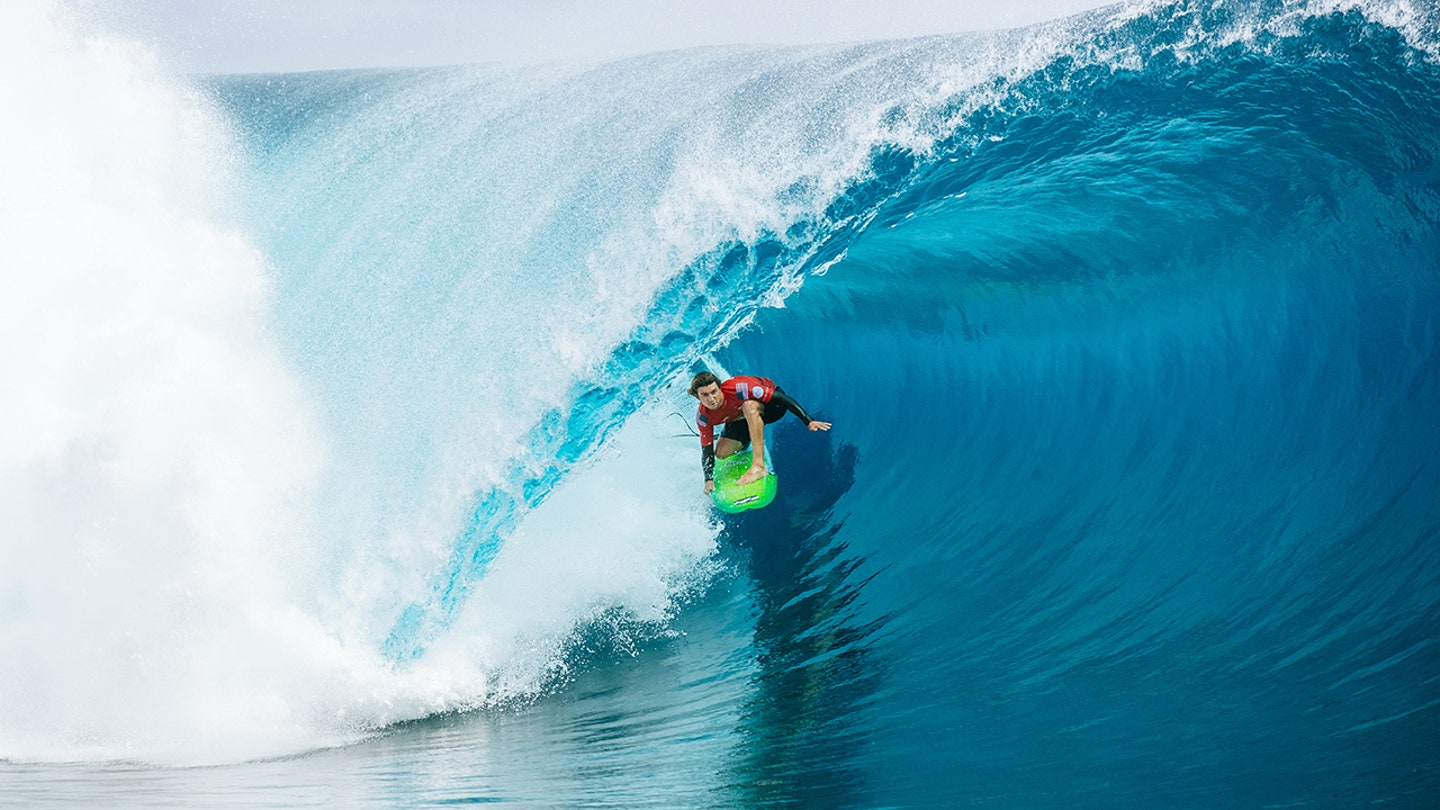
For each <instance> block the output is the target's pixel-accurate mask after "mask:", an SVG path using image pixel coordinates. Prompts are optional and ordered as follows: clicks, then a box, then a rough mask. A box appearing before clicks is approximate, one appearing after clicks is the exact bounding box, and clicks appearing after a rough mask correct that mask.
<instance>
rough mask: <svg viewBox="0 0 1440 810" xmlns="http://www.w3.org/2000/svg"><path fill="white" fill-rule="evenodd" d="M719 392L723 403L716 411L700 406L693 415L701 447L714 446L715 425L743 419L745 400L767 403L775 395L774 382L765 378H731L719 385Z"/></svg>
mask: <svg viewBox="0 0 1440 810" xmlns="http://www.w3.org/2000/svg"><path fill="white" fill-rule="evenodd" d="M720 392H721V393H722V394H724V395H725V402H724V403H723V404H721V406H720V408H719V409H718V410H714V411H712V410H710V409H709V408H707V407H705V406H704V405H701V406H700V408H699V410H698V411H697V412H696V414H695V425H696V426H697V427H698V428H700V446H701V447H710V446H712V445H714V444H715V426H716V425H723V424H725V423H726V422H734V421H735V420H737V419H743V418H744V416H743V415H742V414H741V413H740V406H741V404H742V403H744V402H745V401H746V400H749V399H755V400H759V401H760V402H769V401H770V396H771V395H772V394H774V393H775V381H774V380H771V379H768V378H766V377H731V378H730V379H728V380H726V381H725V382H722V383H720Z"/></svg>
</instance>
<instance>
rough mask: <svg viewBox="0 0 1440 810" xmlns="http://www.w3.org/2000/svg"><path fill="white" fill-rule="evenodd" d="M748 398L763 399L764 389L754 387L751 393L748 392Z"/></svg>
mask: <svg viewBox="0 0 1440 810" xmlns="http://www.w3.org/2000/svg"><path fill="white" fill-rule="evenodd" d="M750 398H751V399H764V398H765V387H764V386H763V385H757V386H755V387H754V388H753V389H751V391H750Z"/></svg>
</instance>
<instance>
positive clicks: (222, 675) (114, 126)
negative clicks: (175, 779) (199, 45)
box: [0, 3, 713, 763]
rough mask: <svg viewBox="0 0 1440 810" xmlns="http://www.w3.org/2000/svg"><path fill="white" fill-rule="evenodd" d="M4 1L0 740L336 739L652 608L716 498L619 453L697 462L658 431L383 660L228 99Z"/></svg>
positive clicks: (109, 748) (406, 714)
mask: <svg viewBox="0 0 1440 810" xmlns="http://www.w3.org/2000/svg"><path fill="white" fill-rule="evenodd" d="M5 16H6V21H5V25H3V26H0V59H3V65H0V68H3V75H4V76H5V77H6V78H5V80H4V83H3V86H0V107H3V108H4V109H5V110H6V111H7V114H6V116H5V118H4V123H3V124H0V127H3V129H0V133H3V142H0V143H3V148H0V173H3V176H4V177H5V178H6V180H5V183H3V184H0V244H3V245H4V246H5V251H6V257H5V258H6V271H5V294H4V295H3V297H0V378H3V379H4V380H5V388H6V396H5V397H4V403H5V404H4V411H3V418H0V525H3V526H4V529H3V534H0V759H11V760H22V761H23V760H73V759H133V760H145V761H159V762H177V763H197V762H216V761H231V760H238V759H244V758H248V757H254V756H263V755H273V754H276V753H281V752H285V751H294V750H304V749H309V748H313V747H316V746H323V745H330V744H335V743H338V742H343V741H344V740H346V739H350V738H353V737H354V736H355V735H357V734H363V733H366V732H368V731H370V730H372V729H374V728H376V727H378V726H382V725H383V724H385V723H388V722H392V721H395V720H399V719H406V718H410V717H417V716H423V715H424V714H427V713H429V712H431V711H435V710H441V709H454V708H463V707H465V706H469V705H476V704H478V703H480V702H483V701H485V700H488V699H494V698H496V697H499V696H503V694H505V693H506V692H505V691H504V690H507V689H515V690H533V689H535V688H538V686H539V685H540V684H541V683H543V682H544V680H545V679H546V678H548V677H550V676H552V675H553V674H554V670H555V669H556V667H557V666H558V663H557V662H558V661H559V660H560V656H561V652H562V649H563V643H564V640H565V639H566V638H567V637H568V635H569V633H570V632H572V631H573V629H574V627H575V625H576V623H577V622H580V621H584V620H585V619H586V617H588V616H591V615H593V614H594V613H595V611H597V610H602V609H605V608H613V607H617V606H618V607H621V608H623V609H626V610H628V611H629V613H630V615H633V616H635V617H637V618H640V619H642V620H645V619H656V620H658V619H663V617H664V616H665V614H666V611H667V610H669V609H670V599H671V597H672V595H673V593H675V592H677V590H684V589H685V588H687V587H689V585H688V584H687V582H685V581H684V576H683V574H684V573H685V572H686V571H691V570H693V569H694V567H695V564H696V562H697V561H698V560H699V559H700V558H703V557H704V555H705V554H707V553H708V551H709V550H710V547H711V543H712V537H713V531H712V530H711V529H710V528H709V526H708V525H707V524H706V522H705V518H704V513H703V512H701V511H699V510H698V508H697V509H695V510H688V509H687V510H682V512H680V513H676V512H675V510H674V505H675V504H687V503H689V504H695V503H697V502H698V498H696V497H695V493H694V492H691V491H690V489H693V487H691V488H687V489H686V490H685V492H684V493H683V494H680V493H678V492H669V491H668V490H667V487H668V486H670V485H671V484H672V482H679V481H682V480H683V481H686V482H687V483H693V481H690V480H689V478H688V477H682V476H679V475H677V474H676V473H675V471H674V470H672V469H670V468H668V467H666V466H665V465H663V464H662V465H661V466H660V467H658V468H657V467H656V466H655V465H654V464H652V463H649V462H646V463H644V464H642V465H641V466H639V468H632V467H627V466H626V465H634V464H635V463H636V462H637V461H642V460H644V459H652V458H660V459H670V458H675V463H677V464H679V463H682V462H681V461H680V459H679V458H678V457H676V456H675V454H673V453H670V452H669V451H670V450H671V448H670V447H669V446H657V445H656V444H655V442H656V441H659V442H661V444H662V445H665V444H666V443H668V440H652V439H648V438H645V437H644V432H643V428H642V429H641V433H640V434H639V435H640V436H641V438H640V439H638V440H637V439H622V440H620V441H617V443H616V445H615V448H617V449H612V450H611V454H612V456H613V454H615V453H618V452H619V450H618V448H620V447H625V446H631V447H633V448H634V449H633V450H631V451H628V452H627V453H626V454H625V455H624V456H623V457H620V458H612V459H611V460H610V461H609V462H607V464H606V465H604V468H603V469H599V468H597V469H595V470H592V471H591V472H590V473H587V474H584V475H581V476H577V477H576V478H575V479H574V481H573V484H572V485H570V486H568V487H567V488H566V489H565V492H563V493H561V494H557V496H556V497H555V498H554V499H553V502H552V505H549V506H547V507H546V508H545V509H543V510H541V511H540V512H538V513H537V514H536V515H535V516H534V518H533V520H531V521H530V522H528V523H527V524H525V526H524V527H523V528H522V530H521V532H520V534H519V536H518V537H517V538H516V539H515V542H514V543H513V545H512V547H511V548H508V549H507V552H506V554H505V556H503V557H502V558H501V560H499V561H498V562H497V564H496V568H495V573H494V576H493V578H492V579H491V580H487V582H486V584H485V587H484V588H483V589H481V590H480V591H479V592H478V593H477V597H476V599H475V600H474V602H473V604H472V605H471V607H470V609H469V611H468V612H467V613H466V615H465V617H463V618H462V620H461V623H460V624H461V627H462V629H463V630H464V632H463V633H457V634H455V635H454V636H453V637H452V638H453V641H452V642H451V643H450V644H449V645H448V646H443V645H442V646H441V647H440V648H438V649H437V650H436V654H435V655H434V656H433V658H432V659H431V660H428V661H427V662H425V664H424V665H423V666H420V667H417V668H416V669H414V670H411V671H405V672H396V671H393V670H392V669H391V668H390V666H389V665H388V664H387V663H386V662H384V661H382V660H381V659H380V657H379V656H378V654H377V653H376V651H375V649H374V644H373V636H374V635H375V633H376V632H377V630H376V628H374V627H368V626H362V625H363V624H364V623H365V622H366V621H367V620H368V617H367V616H366V614H365V613H364V611H363V610H362V611H360V612H358V613H356V612H349V613H347V612H345V610H346V608H354V607H355V606H356V604H360V603H364V602H366V601H367V600H375V599H379V598H380V596H379V595H377V594H374V593H355V592H347V591H346V590H345V589H346V587H351V588H353V587H356V583H357V581H358V582H359V583H360V584H361V585H363V584H364V578H363V577H353V576H352V577H351V578H350V579H348V580H345V581H344V582H342V581H341V578H340V577H339V576H337V574H336V573H335V572H333V571H331V570H330V564H331V563H333V560H332V559H330V558H328V557H326V556H324V555H323V553H322V552H326V551H328V550H330V549H334V548H336V547H337V545H338V544H337V541H336V539H335V538H333V537H329V536H328V535H327V532H328V531H329V529H328V528H327V526H325V525H323V522H322V521H321V519H320V518H319V516H320V515H322V514H330V513H331V508H326V509H320V508H318V507H317V505H316V503H315V493H316V492H317V491H318V490H320V489H321V488H322V483H323V482H324V481H326V480H327V479H328V478H333V477H334V476H336V475H337V474H338V473H337V470H336V468H335V466H334V465H333V464H331V463H329V461H328V460H329V458H330V457H331V453H330V451H329V450H327V447H328V445H329V443H330V440H329V438H328V437H327V432H326V429H325V427H324V425H323V422H322V420H321V419H320V418H319V417H318V415H317V411H318V409H317V407H316V406H315V404H314V402H312V401H311V398H310V396H309V394H307V390H306V388H307V385H306V381H305V380H304V379H302V378H301V377H300V376H299V375H298V374H297V372H296V371H295V369H293V368H292V367H291V365H290V364H289V363H288V362H287V361H286V359H285V357H284V356H283V353H282V351H281V349H280V348H279V346H278V344H277V341H276V339H275V337H274V332H273V329H272V316H271V314H270V308H271V304H272V302H271V296H272V291H271V290H272V280H271V279H272V270H271V268H269V267H268V266H267V264H266V260H265V258H264V257H263V256H262V255H261V254H260V253H259V252H258V251H257V250H256V249H255V248H254V247H253V245H252V244H251V243H249V242H248V241H247V239H246V237H245V235H244V234H243V233H241V232H239V231H237V230H236V229H235V227H233V225H232V224H231V223H232V222H233V221H234V220H233V219H232V208H233V205H234V202H233V201H232V200H231V199H229V196H228V195H229V191H230V189H231V188H232V186H233V184H234V182H235V177H234V174H235V168H234V161H233V157H234V144H233V142H232V139H231V136H230V134H229V132H228V131H227V129H226V125H225V123H224V122H223V121H222V120H221V119H220V117H219V116H218V115H217V114H216V113H215V112H214V111H213V110H212V109H210V107H209V106H208V105H207V103H206V102H205V101H204V100H203V99H202V98H201V97H200V96H199V95H197V94H196V93H194V92H192V91H191V90H189V89H187V88H186V87H184V86H183V85H181V84H178V83H176V82H175V81H173V80H171V79H169V78H167V77H166V76H165V75H164V74H163V71H162V69H161V68H160V66H158V65H156V64H155V62H154V60H153V58H152V57H150V56H149V55H148V54H147V53H146V52H145V51H144V50H143V49H141V48H139V47H137V46H135V45H133V44H127V43H123V42H117V41H108V40H104V39H82V38H80V37H77V36H75V35H74V34H73V33H71V31H72V28H71V26H70V25H69V23H68V22H67V21H65V20H64V19H63V18H62V15H61V14H60V13H59V12H58V11H57V9H56V8H55V7H54V6H52V5H49V4H39V3H27V4H24V5H21V6H19V7H10V8H8V9H7V12H6V15H5ZM632 433H633V432H632ZM637 441H638V444H636V442H637ZM647 442H649V444H647ZM691 461H693V459H691V458H689V455H688V454H686V455H685V456H684V463H686V469H687V470H688V467H689V466H691V465H689V462H691ZM676 485H677V486H678V483H676ZM641 491H645V492H648V493H650V495H651V498H653V497H654V495H656V494H657V493H663V494H664V497H662V498H660V499H659V500H658V503H660V504H669V505H670V506H668V507H661V506H657V505H656V503H657V501H653V500H651V498H647V499H640V498H639V496H638V493H639V492H641ZM332 508H333V507H332ZM567 526H586V527H588V528H587V529H586V530H585V534H586V537H585V540H586V542H583V543H578V544H577V543H574V542H573V538H571V537H570V535H571V533H572V532H573V530H570V529H567V528H566V527H567ZM559 547H565V548H567V549H568V550H567V551H566V553H559V551H558V548H559ZM360 570H364V566H363V565H361V566H360ZM352 573H353V571H352ZM387 618H388V617H387ZM379 632H383V631H379ZM502 679H503V681H504V683H501V681H502ZM507 685H508V686H507Z"/></svg>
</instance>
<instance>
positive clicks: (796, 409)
mask: <svg viewBox="0 0 1440 810" xmlns="http://www.w3.org/2000/svg"><path fill="white" fill-rule="evenodd" d="M770 401H771V402H776V403H779V404H781V405H783V406H785V410H787V411H789V412H790V413H793V414H795V416H796V417H798V418H799V419H800V421H801V422H804V423H805V427H808V428H810V429H811V430H829V429H830V423H829V422H821V421H819V420H817V419H812V418H811V417H810V414H809V413H807V412H806V411H805V408H804V406H802V405H801V404H800V403H798V402H796V401H795V398H794V397H792V396H790V395H789V394H787V393H785V392H784V391H781V390H779V389H776V390H775V391H774V392H773V393H771V394H770Z"/></svg>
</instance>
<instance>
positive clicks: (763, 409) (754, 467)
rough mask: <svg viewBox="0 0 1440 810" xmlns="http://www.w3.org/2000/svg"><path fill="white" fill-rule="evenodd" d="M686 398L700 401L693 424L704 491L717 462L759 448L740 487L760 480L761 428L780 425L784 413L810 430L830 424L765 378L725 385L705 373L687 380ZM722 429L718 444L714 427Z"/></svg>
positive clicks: (762, 468)
mask: <svg viewBox="0 0 1440 810" xmlns="http://www.w3.org/2000/svg"><path fill="white" fill-rule="evenodd" d="M690 396H692V397H695V398H696V399H698V400H700V408H699V410H698V411H697V412H696V415H695V424H696V426H698V427H699V428H700V466H701V467H702V468H703V469H704V470H705V491H706V492H711V491H712V490H714V489H715V459H716V458H717V457H719V458H728V457H730V456H733V455H735V454H736V453H738V452H740V451H741V450H743V449H745V447H746V446H751V447H756V448H760V449H759V450H757V451H756V452H754V453H752V454H751V460H750V468H749V469H747V470H746V471H745V474H744V475H742V476H740V479H739V481H738V483H741V484H749V483H751V482H754V481H759V480H760V479H761V478H764V477H765V474H766V473H767V472H769V470H767V469H766V468H765V452H764V447H765V426H766V425H768V424H770V423H771V422H776V421H779V419H780V417H782V416H784V415H785V412H786V411H789V412H790V413H793V414H795V415H796V416H798V417H800V421H802V422H804V423H805V426H806V427H808V428H810V429H811V430H829V429H830V423H829V422H820V421H817V420H815V419H811V418H810V414H808V413H806V412H805V409H804V408H802V407H800V403H798V402H796V401H795V400H793V399H791V398H790V397H789V395H787V394H786V393H785V392H784V391H783V390H781V389H780V388H777V387H776V386H775V382H774V381H773V380H770V379H768V378H766V377H731V378H730V379H728V380H725V381H724V382H721V381H720V378H719V377H716V376H715V375H714V374H711V373H710V372H708V371H702V372H700V373H699V374H696V375H695V378H694V379H692V380H691V381H690ZM716 425H724V426H725V427H724V428H722V429H721V433H720V439H719V440H718V441H716V439H715V426H716Z"/></svg>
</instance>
